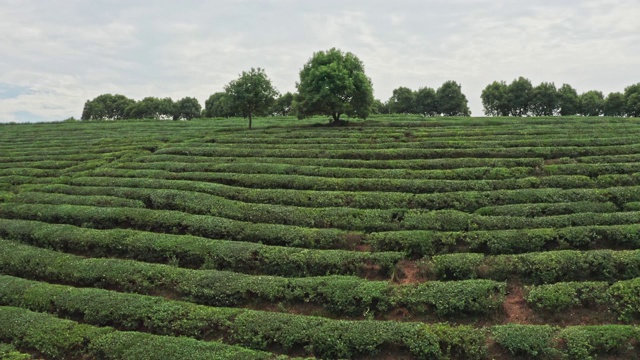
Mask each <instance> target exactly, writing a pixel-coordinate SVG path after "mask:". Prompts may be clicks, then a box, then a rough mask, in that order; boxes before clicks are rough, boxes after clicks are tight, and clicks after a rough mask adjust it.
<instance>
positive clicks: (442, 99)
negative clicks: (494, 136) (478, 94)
mask: <svg viewBox="0 0 640 360" xmlns="http://www.w3.org/2000/svg"><path fill="white" fill-rule="evenodd" d="M436 104H437V109H438V110H437V113H438V114H442V115H444V116H471V110H469V106H468V105H467V97H466V96H465V95H464V94H463V93H462V85H460V84H458V83H456V82H455V81H453V80H449V81H445V82H444V83H443V84H442V85H441V86H440V87H439V88H438V90H436Z"/></svg>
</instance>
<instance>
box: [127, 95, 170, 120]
mask: <svg viewBox="0 0 640 360" xmlns="http://www.w3.org/2000/svg"><path fill="white" fill-rule="evenodd" d="M175 113H176V107H175V104H174V102H173V100H172V99H171V98H164V99H160V98H156V97H151V96H149V97H146V98H144V99H142V100H140V101H138V102H135V103H133V104H131V105H129V106H127V108H126V110H125V116H126V117H127V118H129V119H172V118H173V117H174V114H175Z"/></svg>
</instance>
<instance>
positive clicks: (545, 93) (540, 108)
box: [531, 82, 558, 116]
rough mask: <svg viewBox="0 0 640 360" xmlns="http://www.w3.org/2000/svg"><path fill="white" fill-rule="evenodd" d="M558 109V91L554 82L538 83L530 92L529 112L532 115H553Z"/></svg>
mask: <svg viewBox="0 0 640 360" xmlns="http://www.w3.org/2000/svg"><path fill="white" fill-rule="evenodd" d="M557 109H558V92H557V90H556V86H555V84H554V83H546V82H543V83H540V85H538V86H536V87H534V88H533V90H532V93H531V113H532V114H533V115H534V116H553V115H555V113H556V111H557Z"/></svg>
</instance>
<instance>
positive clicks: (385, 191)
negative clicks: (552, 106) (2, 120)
mask: <svg viewBox="0 0 640 360" xmlns="http://www.w3.org/2000/svg"><path fill="white" fill-rule="evenodd" d="M325 123H326V120H325V119H320V118H315V119H307V120H303V121H299V120H296V119H293V118H276V117H272V118H260V119H256V120H255V122H254V129H253V130H247V129H245V123H244V121H242V120H241V119H225V120H220V119H217V120H215V119H214V120H211V119H209V120H193V121H95V122H63V123H49V124H29V125H21V124H5V125H0V358H11V359H29V358H36V359H40V358H44V359H288V358H324V359H339V358H346V359H378V358H380V359H522V358H536V359H537V358H549V359H594V358H607V359H609V358H625V359H638V358H640V350H639V349H638V346H639V345H638V342H639V341H640V328H639V327H638V324H640V119H637V118H606V117H593V118H589V117H586V118H578V117H576V118H557V117H556V118H426V119H425V118H422V117H419V116H397V117H394V116H390V117H377V118H373V120H368V121H359V122H351V123H350V124H348V125H347V126H325Z"/></svg>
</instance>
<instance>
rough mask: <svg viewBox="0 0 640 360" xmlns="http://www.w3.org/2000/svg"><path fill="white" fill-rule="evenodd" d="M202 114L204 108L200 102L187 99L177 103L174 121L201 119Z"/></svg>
mask: <svg viewBox="0 0 640 360" xmlns="http://www.w3.org/2000/svg"><path fill="white" fill-rule="evenodd" d="M201 112H202V107H201V106H200V103H199V102H198V99H196V98H192V97H185V98H182V99H180V100H178V101H176V103H175V105H174V108H173V120H181V119H184V120H191V119H194V118H199V117H200V113H201Z"/></svg>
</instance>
